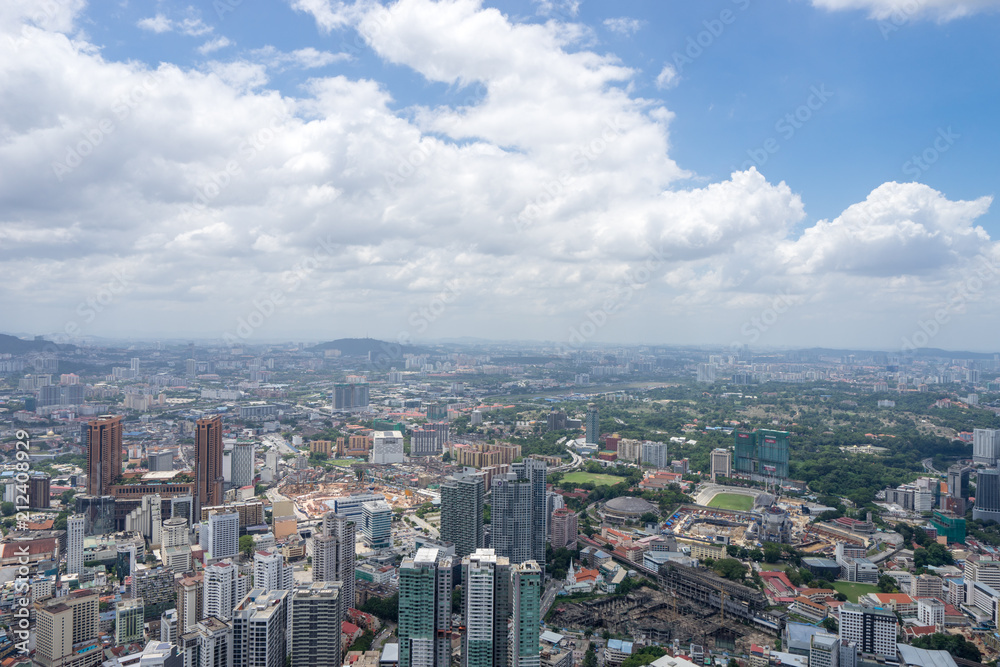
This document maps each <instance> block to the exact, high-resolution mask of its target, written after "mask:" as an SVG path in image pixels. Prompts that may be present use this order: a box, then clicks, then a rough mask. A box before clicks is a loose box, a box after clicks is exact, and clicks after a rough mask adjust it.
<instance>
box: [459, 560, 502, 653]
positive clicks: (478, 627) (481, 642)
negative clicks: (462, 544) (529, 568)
mask: <svg viewBox="0 0 1000 667" xmlns="http://www.w3.org/2000/svg"><path fill="white" fill-rule="evenodd" d="M510 583H511V574H510V563H509V561H508V560H507V559H506V558H504V557H503V556H497V554H496V552H495V551H494V550H493V549H477V550H476V552H475V553H473V554H471V555H469V556H466V557H465V558H463V559H462V619H463V621H464V623H465V634H464V635H463V636H462V667H507V661H508V646H509V643H510V642H509V640H508V623H509V620H510V609H511V590H510Z"/></svg>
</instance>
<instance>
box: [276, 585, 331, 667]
mask: <svg viewBox="0 0 1000 667" xmlns="http://www.w3.org/2000/svg"><path fill="white" fill-rule="evenodd" d="M340 593H341V587H340V585H339V584H334V583H330V582H314V583H313V584H311V585H310V586H300V587H298V588H296V589H295V591H294V593H293V594H292V597H291V604H290V606H289V613H290V614H291V616H292V646H291V654H292V664H291V667H314V666H315V665H328V666H332V667H335V666H336V665H340V664H341V650H340V633H339V632H331V631H330V628H340V626H341V622H342V621H343V620H344V614H343V603H342V602H341V600H340Z"/></svg>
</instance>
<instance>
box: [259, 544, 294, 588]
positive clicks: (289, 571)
mask: <svg viewBox="0 0 1000 667" xmlns="http://www.w3.org/2000/svg"><path fill="white" fill-rule="evenodd" d="M294 585H295V582H294V580H293V568H292V566H291V565H287V564H286V563H285V557H284V556H282V555H281V552H280V551H256V552H254V555H253V587H254V588H260V589H263V590H265V591H275V590H281V591H290V590H292V588H293V587H294Z"/></svg>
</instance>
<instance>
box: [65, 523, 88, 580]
mask: <svg viewBox="0 0 1000 667" xmlns="http://www.w3.org/2000/svg"><path fill="white" fill-rule="evenodd" d="M85 523H86V519H85V517H84V516H83V515H82V514H74V515H72V516H71V517H69V518H68V519H66V574H82V572H83V531H84V526H85Z"/></svg>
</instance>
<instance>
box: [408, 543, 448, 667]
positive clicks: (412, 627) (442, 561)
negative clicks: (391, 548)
mask: <svg viewBox="0 0 1000 667" xmlns="http://www.w3.org/2000/svg"><path fill="white" fill-rule="evenodd" d="M451 568H452V561H451V557H449V556H444V555H443V554H442V552H441V550H439V549H435V548H433V547H423V548H420V549H417V553H416V555H415V556H414V557H413V558H407V559H404V560H403V563H402V565H401V566H400V568H399V628H398V630H397V632H398V635H399V667H449V666H450V664H451V589H452V569H451Z"/></svg>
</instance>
